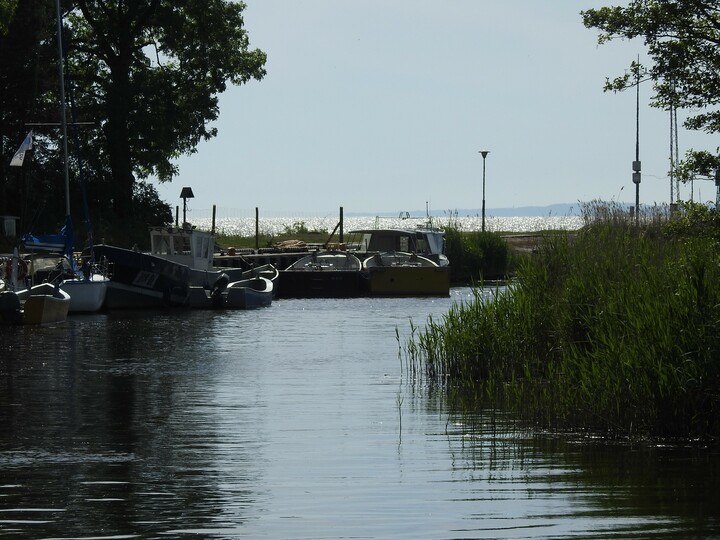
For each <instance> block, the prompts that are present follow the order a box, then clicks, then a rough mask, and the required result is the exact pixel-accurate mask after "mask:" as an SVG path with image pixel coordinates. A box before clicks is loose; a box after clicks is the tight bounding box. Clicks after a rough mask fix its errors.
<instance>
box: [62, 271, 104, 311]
mask: <svg viewBox="0 0 720 540" xmlns="http://www.w3.org/2000/svg"><path fill="white" fill-rule="evenodd" d="M109 282H110V280H109V279H107V278H106V277H104V276H101V275H99V274H93V275H92V276H90V278H89V279H83V278H80V279H66V280H65V281H63V282H62V283H61V284H60V288H61V289H62V290H63V291H65V292H66V293H68V294H69V295H70V309H69V312H70V313H90V312H95V311H100V310H101V309H102V308H103V306H104V305H105V296H106V295H107V289H108V283H109Z"/></svg>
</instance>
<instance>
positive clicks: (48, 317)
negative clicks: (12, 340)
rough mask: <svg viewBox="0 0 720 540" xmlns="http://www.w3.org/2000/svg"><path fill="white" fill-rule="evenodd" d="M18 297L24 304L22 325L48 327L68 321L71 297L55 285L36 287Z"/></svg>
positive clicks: (22, 292) (45, 284)
mask: <svg viewBox="0 0 720 540" xmlns="http://www.w3.org/2000/svg"><path fill="white" fill-rule="evenodd" d="M17 296H18V299H19V300H20V303H21V304H22V319H21V322H22V324H31V325H40V326H47V325H51V324H59V323H63V322H65V321H66V320H67V315H68V310H69V309H70V295H69V294H67V293H66V292H64V291H63V290H61V289H60V288H59V287H56V286H55V285H51V284H50V283H41V284H40V285H34V286H33V287H30V288H29V289H25V290H22V291H19V292H18V293H17Z"/></svg>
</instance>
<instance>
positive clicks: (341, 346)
mask: <svg viewBox="0 0 720 540" xmlns="http://www.w3.org/2000/svg"><path fill="white" fill-rule="evenodd" d="M453 295H454V296H453V297H452V298H449V299H432V300H428V299H379V300H378V299H376V300H373V299H350V300H327V301H326V300H314V301H304V300H283V301H277V302H276V303H275V304H274V305H273V306H272V307H271V308H269V309H263V310H259V311H250V312H244V311H237V312H217V313H215V312H211V313H205V312H199V311H198V312H187V311H176V312H157V313H133V312H118V313H112V314H105V315H96V316H83V317H73V318H71V319H70V320H69V321H68V323H67V324H66V325H64V326H62V327H57V328H43V329H28V328H22V327H21V328H12V329H7V328H0V332H2V333H1V334H0V338H1V339H2V343H3V349H4V351H5V352H4V354H3V356H2V358H1V359H0V471H2V472H1V474H2V476H1V477H0V536H30V537H89V536H97V537H111V536H112V537H131V536H143V537H145V536H147V537H158V536H162V537H183V536H186V535H190V534H194V535H198V536H206V537H221V538H235V537H251V538H257V537H270V538H318V537H332V538H337V537H364V538H389V537H394V538H561V537H575V538H577V537H581V538H582V537H587V538H598V537H605V538H628V537H637V538H649V537H664V538H667V537H678V538H681V537H687V536H693V537H695V538H712V537H715V536H718V533H719V532H720V531H719V530H718V528H719V527H718V513H719V510H718V508H720V505H718V500H717V495H716V492H717V487H718V485H717V483H718V481H717V478H718V476H717V473H718V470H717V463H718V459H717V455H716V454H715V453H714V452H711V451H707V450H698V449H682V448H662V447H651V446H623V445H614V444H605V443H602V442H600V441H588V440H585V439H581V438H570V437H552V436H539V435H533V434H529V433H526V432H523V431H520V430H519V429H516V428H514V427H513V424H512V422H511V421H510V419H508V418H505V417H503V416H501V415H491V414H489V413H487V414H486V415H485V417H484V418H459V417H455V416H452V415H451V416H448V414H447V405H446V401H445V398H444V396H443V394H442V393H439V392H437V391H436V390H434V389H432V388H431V387H428V386H427V385H426V384H425V383H423V382H422V381H418V380H414V379H412V378H409V377H408V373H406V372H404V371H402V370H401V365H402V360H401V358H399V357H398V342H397V340H396V334H395V332H396V328H398V331H399V332H400V334H401V340H402V339H404V336H407V335H408V334H409V332H410V325H409V320H410V318H412V319H413V321H414V322H415V323H416V324H420V323H422V322H423V321H424V320H425V318H426V317H427V315H428V314H432V315H433V316H434V317H435V318H438V317H440V316H441V315H442V313H444V312H446V310H447V309H448V307H449V306H450V303H451V302H452V301H455V300H459V299H463V298H469V297H470V296H471V293H470V291H469V290H467V289H462V290H454V291H453Z"/></svg>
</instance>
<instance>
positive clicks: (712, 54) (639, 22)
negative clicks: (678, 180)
mask: <svg viewBox="0 0 720 540" xmlns="http://www.w3.org/2000/svg"><path fill="white" fill-rule="evenodd" d="M581 14H582V17H583V23H584V24H585V26H586V27H587V28H596V29H598V30H600V34H599V37H598V41H599V43H601V44H602V43H606V42H608V41H610V40H613V39H616V38H626V39H633V38H643V39H644V42H645V45H646V46H647V49H648V54H649V56H650V58H651V60H652V63H653V64H652V66H650V68H649V70H648V76H649V77H650V78H651V79H652V80H653V81H654V90H655V96H654V99H653V103H652V104H653V105H654V106H656V107H660V108H664V109H671V108H679V109H686V110H689V111H692V115H691V116H689V117H688V119H687V120H686V121H685V127H686V128H688V129H691V130H702V131H705V132H707V133H718V132H720V110H718V105H719V104H720V3H719V2H718V1H717V0H632V1H631V2H629V3H628V5H627V7H620V6H612V7H603V8H599V9H590V10H587V11H583V12H582V13H581ZM638 69H639V66H638V65H633V66H632V69H631V73H628V74H626V75H624V76H621V77H617V78H615V79H613V80H610V79H608V81H607V83H606V90H623V89H625V88H628V87H629V86H631V85H632V84H634V83H635V80H634V74H635V73H637V70H638ZM718 151H720V149H718V150H716V154H717V153H718ZM690 158H692V153H690ZM703 163H704V164H705V165H707V161H705V160H704V161H703ZM714 163H715V167H716V168H717V167H718V166H719V165H720V159H718V158H717V157H715V158H714Z"/></svg>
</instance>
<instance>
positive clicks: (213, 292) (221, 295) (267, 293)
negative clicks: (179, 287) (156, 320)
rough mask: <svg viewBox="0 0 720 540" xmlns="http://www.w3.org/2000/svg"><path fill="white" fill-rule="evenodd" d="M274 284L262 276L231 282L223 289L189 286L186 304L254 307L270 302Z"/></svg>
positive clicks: (195, 305) (237, 307)
mask: <svg viewBox="0 0 720 540" xmlns="http://www.w3.org/2000/svg"><path fill="white" fill-rule="evenodd" d="M273 295H274V284H273V282H272V281H271V280H269V279H267V278H264V277H257V278H251V279H246V280H242V281H237V282H233V283H230V284H228V285H227V287H226V288H225V289H222V290H219V289H215V288H213V289H205V288H204V287H191V288H190V293H189V296H188V305H189V306H190V307H191V308H193V309H255V308H260V307H268V306H270V305H271V304H272V300H273Z"/></svg>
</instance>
